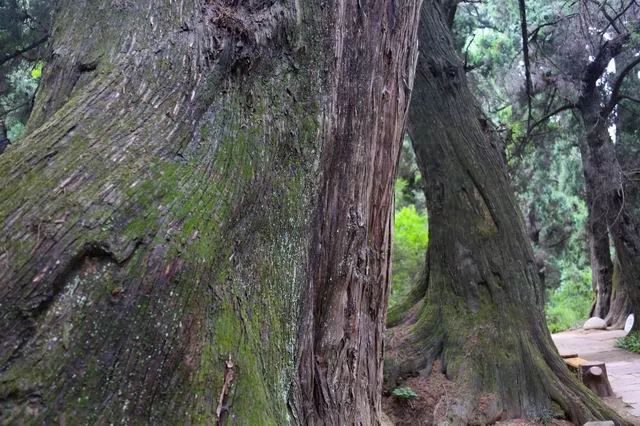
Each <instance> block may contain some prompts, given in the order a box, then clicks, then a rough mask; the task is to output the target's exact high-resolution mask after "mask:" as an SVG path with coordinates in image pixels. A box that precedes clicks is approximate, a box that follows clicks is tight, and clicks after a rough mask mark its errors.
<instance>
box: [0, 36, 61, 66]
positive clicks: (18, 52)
mask: <svg viewBox="0 0 640 426" xmlns="http://www.w3.org/2000/svg"><path fill="white" fill-rule="evenodd" d="M47 40H49V34H46V35H45V36H44V37H42V38H41V39H39V40H36V41H34V42H33V43H31V44H30V45H28V46H27V47H23V48H22V49H18V50H16V51H15V52H13V53H9V54H8V55H5V57H4V58H1V59H0V66H2V65H4V64H6V63H7V62H9V61H10V60H12V59H15V58H17V57H18V56H20V55H22V54H24V53H26V52H28V51H30V50H32V49H35V48H36V47H38V46H40V45H41V44H43V43H45V42H46V41H47Z"/></svg>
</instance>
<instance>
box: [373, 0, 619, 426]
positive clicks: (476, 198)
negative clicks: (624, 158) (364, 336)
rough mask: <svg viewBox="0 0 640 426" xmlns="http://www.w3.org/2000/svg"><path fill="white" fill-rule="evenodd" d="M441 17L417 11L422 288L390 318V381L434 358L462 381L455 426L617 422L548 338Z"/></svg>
mask: <svg viewBox="0 0 640 426" xmlns="http://www.w3.org/2000/svg"><path fill="white" fill-rule="evenodd" d="M447 16H448V14H447V13H446V12H445V10H444V9H443V4H442V3H441V2H440V1H439V0H426V1H425V2H424V3H423V6H422V13H421V22H420V29H419V42H420V56H419V60H418V67H417V70H416V82H415V88H414V96H413V99H412V106H411V111H410V117H409V133H410V136H411V139H412V141H413V145H414V149H415V152H416V156H417V159H418V163H419V167H420V169H421V172H422V173H423V175H424V182H425V194H426V197H427V207H428V209H429V232H430V235H429V249H428V254H427V260H426V268H425V271H424V273H423V275H422V277H421V281H420V282H419V283H418V285H417V286H416V288H415V289H414V291H413V292H412V293H411V295H410V296H409V298H408V299H407V300H406V301H405V302H404V303H401V304H399V305H398V307H397V309H396V308H394V310H393V311H392V312H390V314H389V319H390V326H393V328H391V329H390V331H389V333H390V334H389V346H390V349H389V359H388V361H389V364H388V366H387V367H386V368H385V370H386V372H387V378H388V380H389V381H390V385H392V386H393V385H394V383H395V382H396V381H397V380H398V379H401V378H402V377H403V376H408V375H414V374H428V373H429V372H430V371H431V369H432V366H433V365H434V362H435V361H440V363H439V364H440V365H441V368H442V370H443V372H444V373H445V374H446V376H447V377H448V378H449V379H451V380H453V381H455V382H456V383H457V384H458V385H459V386H458V390H459V395H460V396H459V397H458V398H456V399H455V400H451V399H450V400H448V401H447V402H446V405H447V406H448V407H449V410H448V411H447V415H448V418H449V421H451V422H452V423H453V424H460V425H463V424H470V423H472V424H485V423H491V422H493V421H495V420H497V419H499V418H502V419H505V418H518V417H528V418H536V417H538V418H539V417H546V416H548V415H549V413H550V412H551V410H553V407H555V408H556V409H557V408H560V409H561V410H562V411H563V412H564V413H566V415H567V417H568V418H569V419H571V420H572V421H574V422H575V423H577V424H583V423H584V422H585V421H587V420H591V419H613V420H616V421H617V422H620V423H623V422H622V420H621V419H620V418H619V417H618V416H617V415H616V414H615V413H613V412H612V411H611V410H610V409H608V408H607V407H606V406H605V405H604V404H603V403H602V402H601V401H600V400H599V399H598V398H597V397H596V396H595V395H593V394H592V393H591V392H590V391H588V390H587V389H586V388H585V387H583V386H582V384H580V383H579V382H578V381H577V380H576V378H575V377H574V376H573V375H572V374H571V373H570V372H569V370H568V369H567V367H566V366H565V364H564V362H563V360H562V359H561V358H560V356H559V354H558V353H557V350H556V348H555V346H554V344H553V342H552V341H551V337H550V334H549V331H548V330H547V327H546V325H545V319H544V312H543V302H544V300H543V289H542V285H541V283H540V279H539V277H538V273H537V268H536V266H535V261H534V256H533V251H532V249H531V247H530V243H529V240H528V238H527V235H526V233H525V230H524V222H523V220H522V218H521V215H520V213H519V210H518V207H517V204H516V202H515V199H514V198H515V197H514V196H513V193H512V189H511V188H510V186H509V183H508V177H507V175H506V172H505V167H504V164H503V159H502V154H501V149H500V145H501V144H500V141H499V140H498V138H497V137H496V135H495V132H494V131H493V129H492V127H491V126H490V125H489V124H488V122H487V120H486V119H485V118H484V116H483V115H482V112H481V111H480V109H479V107H478V106H477V102H476V101H475V99H474V97H473V95H472V93H471V91H470V89H469V86H468V82H467V79H466V77H465V73H464V69H463V62H462V61H461V60H460V58H459V57H458V56H457V53H456V52H455V50H454V47H453V42H452V37H451V34H450V32H449V29H448V26H447V22H446V17H447ZM554 411H555V410H554ZM474 422H477V423H474Z"/></svg>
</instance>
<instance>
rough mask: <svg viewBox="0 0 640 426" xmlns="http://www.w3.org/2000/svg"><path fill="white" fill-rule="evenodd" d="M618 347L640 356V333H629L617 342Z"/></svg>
mask: <svg viewBox="0 0 640 426" xmlns="http://www.w3.org/2000/svg"><path fill="white" fill-rule="evenodd" d="M616 347H617V348H620V349H625V350H627V351H630V352H635V353H638V354H640V333H639V332H635V333H629V334H628V335H627V336H625V337H621V338H619V339H618V340H616Z"/></svg>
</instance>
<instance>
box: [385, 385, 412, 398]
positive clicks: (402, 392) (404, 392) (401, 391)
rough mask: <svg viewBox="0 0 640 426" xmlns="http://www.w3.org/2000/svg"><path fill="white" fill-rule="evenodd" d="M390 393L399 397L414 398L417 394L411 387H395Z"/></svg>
mask: <svg viewBox="0 0 640 426" xmlns="http://www.w3.org/2000/svg"><path fill="white" fill-rule="evenodd" d="M391 395H393V396H395V397H396V398H399V399H415V398H417V397H418V394H417V393H416V392H415V391H414V390H413V389H411V388H408V387H407V388H395V389H394V390H393V392H391Z"/></svg>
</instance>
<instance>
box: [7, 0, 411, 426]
mask: <svg viewBox="0 0 640 426" xmlns="http://www.w3.org/2000/svg"><path fill="white" fill-rule="evenodd" d="M418 11H419V1H418V0H403V1H400V2H395V3H394V2H390V1H388V0H375V1H372V2H366V3H360V2H358V3H357V4H355V3H353V4H352V3H350V2H345V1H342V0H336V1H330V2H323V3H316V2H312V1H309V2H303V1H296V2H295V4H294V2H281V1H262V2H261V1H251V2H248V3H246V4H243V5H236V4H235V3H234V4H232V3H229V2H226V3H225V2H223V1H211V0H207V1H194V2H175V1H166V0H150V1H148V2H130V1H104V0H87V1H85V2H83V4H82V5H79V4H78V3H77V2H74V1H71V0H62V1H61V2H59V5H58V11H57V15H56V19H55V25H54V30H53V34H52V47H53V52H54V54H53V57H52V58H51V60H50V61H49V62H48V65H47V69H46V70H45V76H44V80H43V84H42V87H41V89H40V90H39V93H38V95H37V100H36V105H35V109H34V114H33V117H32V119H31V120H30V123H29V126H28V129H29V132H30V133H29V134H28V135H27V136H26V137H25V138H24V139H23V140H22V141H21V143H20V144H19V146H15V147H12V148H10V149H8V150H7V152H5V154H3V155H2V156H1V157H0V176H1V177H2V182H3V185H2V187H1V188H0V229H1V232H0V336H2V337H1V340H0V404H1V405H0V406H1V407H2V410H1V414H0V423H3V424H6V423H18V424H22V423H31V422H33V423H42V422H43V423H65V422H69V421H71V422H73V423H82V424H100V423H133V424H137V423H168V424H183V423H186V424H192V423H196V424H213V423H217V424H225V423H233V424H264V425H267V424H278V425H280V424H288V423H299V424H314V423H317V424H320V423H324V424H337V420H336V419H340V420H341V422H346V423H363V424H375V423H377V422H378V417H379V415H380V396H379V394H380V388H381V377H382V369H381V350H382V329H383V321H384V314H385V309H386V308H385V302H386V292H387V287H388V283H389V276H388V275H389V266H388V264H389V246H390V223H391V214H392V211H391V197H392V193H393V191H392V186H393V176H394V173H395V164H396V159H397V156H398V152H399V148H400V143H401V137H402V134H403V129H404V123H405V116H406V112H407V103H408V99H409V95H410V90H411V81H412V74H413V66H414V65H415V57H416V55H417V47H416V45H415V35H416V34H415V33H416V30H417V16H418Z"/></svg>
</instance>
